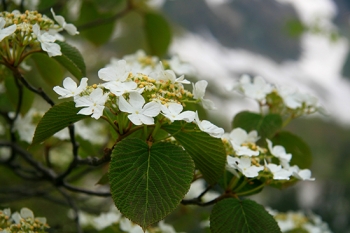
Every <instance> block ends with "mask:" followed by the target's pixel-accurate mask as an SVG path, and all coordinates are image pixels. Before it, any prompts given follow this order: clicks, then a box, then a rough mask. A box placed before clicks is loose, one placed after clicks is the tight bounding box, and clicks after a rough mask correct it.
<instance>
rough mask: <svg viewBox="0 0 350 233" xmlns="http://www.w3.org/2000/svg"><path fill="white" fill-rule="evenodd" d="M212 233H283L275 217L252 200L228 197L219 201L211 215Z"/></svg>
mask: <svg viewBox="0 0 350 233" xmlns="http://www.w3.org/2000/svg"><path fill="white" fill-rule="evenodd" d="M210 229H211V231H212V233H221V232H230V233H231V232H232V233H261V232H268V233H281V230H280V229H279V227H278V224H277V222H276V221H275V219H274V218H273V217H272V216H271V215H270V214H269V213H268V212H267V211H266V210H265V208H264V207H263V206H262V205H259V204H258V203H256V202H254V201H252V200H248V199H246V200H243V201H241V200H238V199H235V198H228V199H224V200H222V201H219V202H218V203H217V204H216V205H215V206H214V208H213V210H212V213H211V215H210Z"/></svg>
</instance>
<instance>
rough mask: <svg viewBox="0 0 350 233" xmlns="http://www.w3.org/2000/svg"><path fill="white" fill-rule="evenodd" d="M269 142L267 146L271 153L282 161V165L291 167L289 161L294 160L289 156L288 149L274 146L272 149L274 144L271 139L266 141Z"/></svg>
mask: <svg viewBox="0 0 350 233" xmlns="http://www.w3.org/2000/svg"><path fill="white" fill-rule="evenodd" d="M266 141H267V146H268V148H269V151H270V153H271V154H272V155H273V156H275V157H277V158H279V160H280V161H281V163H282V165H283V166H284V167H288V166H289V161H290V160H291V159H292V154H287V152H286V149H284V147H283V146H279V145H278V146H274V147H272V142H271V141H270V140H269V139H266Z"/></svg>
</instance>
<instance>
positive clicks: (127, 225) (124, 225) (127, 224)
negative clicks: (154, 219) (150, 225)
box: [119, 218, 148, 233]
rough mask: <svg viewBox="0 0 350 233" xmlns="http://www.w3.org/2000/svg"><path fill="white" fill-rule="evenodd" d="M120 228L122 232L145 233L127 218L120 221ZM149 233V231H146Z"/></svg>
mask: <svg viewBox="0 0 350 233" xmlns="http://www.w3.org/2000/svg"><path fill="white" fill-rule="evenodd" d="M119 227H120V229H121V230H123V231H125V232H129V233H144V231H143V230H142V228H141V227H140V226H139V225H136V224H134V223H132V222H131V221H130V220H129V219H127V218H122V219H121V220H120V221H119ZM146 232H148V231H146Z"/></svg>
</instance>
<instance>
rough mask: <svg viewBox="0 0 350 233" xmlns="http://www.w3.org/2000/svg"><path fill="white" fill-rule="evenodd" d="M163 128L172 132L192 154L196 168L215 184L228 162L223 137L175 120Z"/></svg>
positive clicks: (209, 181)
mask: <svg viewBox="0 0 350 233" xmlns="http://www.w3.org/2000/svg"><path fill="white" fill-rule="evenodd" d="M163 129H164V130H165V131H167V132H169V133H170V134H172V136H173V137H174V138H175V139H176V140H177V141H178V142H179V143H180V144H181V145H182V146H183V147H184V148H185V150H186V151H187V153H189V154H190V155H191V156H192V159H193V161H194V162H195V164H196V168H198V169H199V170H200V171H201V172H202V174H203V177H204V179H205V180H206V181H207V182H208V183H210V184H214V183H216V182H217V181H218V179H219V178H220V177H221V176H222V174H223V172H224V169H225V163H226V152H225V148H224V145H223V143H222V140H221V139H219V138H213V137H211V136H210V135H209V134H207V133H205V132H202V131H196V130H195V125H194V124H185V125H182V124H181V122H174V123H172V124H171V125H165V126H163Z"/></svg>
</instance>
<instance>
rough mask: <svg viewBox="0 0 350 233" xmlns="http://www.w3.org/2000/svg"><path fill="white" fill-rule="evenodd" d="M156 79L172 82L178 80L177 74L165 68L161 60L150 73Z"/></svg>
mask: <svg viewBox="0 0 350 233" xmlns="http://www.w3.org/2000/svg"><path fill="white" fill-rule="evenodd" d="M149 76H150V77H151V78H153V79H155V80H164V81H167V80H170V82H171V83H174V82H175V80H176V74H175V72H174V71H172V70H164V66H163V63H162V62H159V63H158V64H157V66H156V68H155V71H154V72H152V73H151V74H150V75H149Z"/></svg>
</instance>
